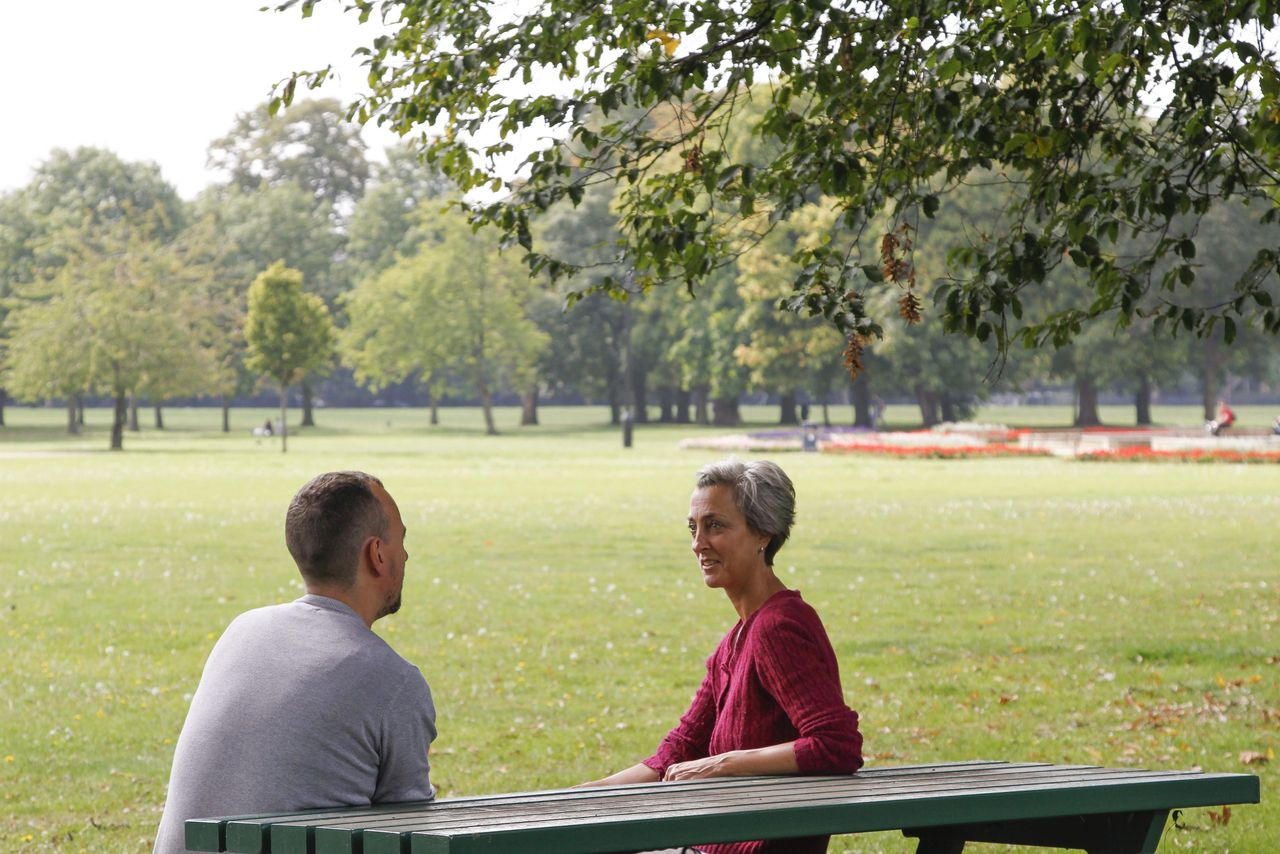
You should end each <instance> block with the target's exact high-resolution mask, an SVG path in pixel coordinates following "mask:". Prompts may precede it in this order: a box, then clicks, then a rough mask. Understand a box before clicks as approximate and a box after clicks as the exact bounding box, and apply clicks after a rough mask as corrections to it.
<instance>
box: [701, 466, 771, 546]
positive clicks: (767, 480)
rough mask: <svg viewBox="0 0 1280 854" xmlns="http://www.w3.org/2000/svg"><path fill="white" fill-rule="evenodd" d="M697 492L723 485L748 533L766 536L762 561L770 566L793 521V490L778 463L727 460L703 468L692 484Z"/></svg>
mask: <svg viewBox="0 0 1280 854" xmlns="http://www.w3.org/2000/svg"><path fill="white" fill-rule="evenodd" d="M694 486H695V488H696V489H707V488H709V487H713V486H725V487H728V488H729V489H730V490H732V492H733V503H734V504H735V505H736V506H737V508H738V510H739V512H741V513H742V515H743V517H744V518H745V519H746V521H747V525H748V526H749V527H750V528H751V530H753V531H755V532H757V533H760V534H764V535H766V536H768V538H769V542H768V544H767V545H766V546H765V547H764V561H765V563H766V564H767V565H769V566H773V556H774V555H776V554H777V553H778V550H779V549H781V548H782V544H783V543H785V542H786V541H787V538H788V537H790V536H791V526H792V525H794V524H795V521H796V490H795V487H794V486H792V485H791V478H789V477H787V473H786V472H784V471H783V470H782V469H781V468H780V467H779V466H778V465H777V464H775V463H771V462H769V461H768V460H751V461H745V462H744V461H743V460H739V459H736V458H734V457H730V458H729V459H727V460H721V461H720V462H718V463H711V464H710V465H707V466H703V467H702V468H701V469H700V470H699V471H698V476H697V479H696V481H695V483H694Z"/></svg>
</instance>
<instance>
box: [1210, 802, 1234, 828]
mask: <svg viewBox="0 0 1280 854" xmlns="http://www.w3.org/2000/svg"><path fill="white" fill-rule="evenodd" d="M1206 812H1208V813H1209V824H1212V825H1219V824H1220V825H1222V826H1223V827H1226V826H1227V822H1229V821H1231V807H1223V808H1222V812H1214V811H1213V810H1206Z"/></svg>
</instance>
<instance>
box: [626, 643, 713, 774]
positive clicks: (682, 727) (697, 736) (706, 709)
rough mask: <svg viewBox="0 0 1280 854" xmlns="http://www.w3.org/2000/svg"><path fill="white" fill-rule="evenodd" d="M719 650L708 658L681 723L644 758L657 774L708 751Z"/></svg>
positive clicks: (708, 752) (701, 755)
mask: <svg viewBox="0 0 1280 854" xmlns="http://www.w3.org/2000/svg"><path fill="white" fill-rule="evenodd" d="M719 652H720V650H719V649H717V650H716V652H715V653H714V654H713V655H712V656H711V657H710V658H708V659H707V675H706V676H705V677H703V679H702V684H701V685H699V686H698V692H697V693H696V694H694V696H693V703H692V704H691V705H690V706H689V710H688V711H687V712H685V713H684V716H683V717H681V718H680V723H679V724H677V725H676V728H675V729H673V730H671V732H669V733H667V737H666V738H664V739H663V740H662V743H661V744H659V745H658V752H657V753H655V754H654V755H653V756H650V757H649V758H648V759H645V760H644V761H643V762H644V764H645V765H648V766H649V767H650V768H652V769H653V770H654V771H657V772H658V775H659V776H662V775H664V774H666V772H667V768H668V767H669V766H671V765H675V764H676V763H677V762H688V761H689V760H690V759H702V758H703V757H705V756H708V755H710V744H711V731H712V729H714V728H715V725H716V698H715V684H714V674H715V667H716V656H717V655H719Z"/></svg>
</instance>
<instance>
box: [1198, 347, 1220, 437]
mask: <svg viewBox="0 0 1280 854" xmlns="http://www.w3.org/2000/svg"><path fill="white" fill-rule="evenodd" d="M1200 370H1201V374H1200V377H1201V381H1202V383H1203V385H1202V386H1201V396H1200V402H1201V403H1202V404H1203V405H1204V420H1205V421H1212V420H1213V419H1215V418H1217V417H1218V374H1219V373H1220V372H1221V371H1222V350H1221V348H1220V347H1219V346H1218V340H1217V339H1216V338H1214V337H1213V336H1209V337H1207V338H1205V339H1204V363H1203V364H1202V365H1201V369H1200Z"/></svg>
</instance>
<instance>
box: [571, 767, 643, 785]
mask: <svg viewBox="0 0 1280 854" xmlns="http://www.w3.org/2000/svg"><path fill="white" fill-rule="evenodd" d="M658 780H659V777H658V772H657V771H654V770H653V769H652V768H650V767H649V766H648V765H645V764H644V763H643V762H642V763H640V764H639V765H632V766H631V767H630V768H624V769H623V770H621V771H619V772H618V773H616V774H610V775H609V776H608V777H602V778H601V779H599V780H592V781H591V782H590V783H579V784H578V785H577V786H574V788H575V789H584V788H588V787H590V786H625V785H627V784H629V783H656V782H658Z"/></svg>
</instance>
